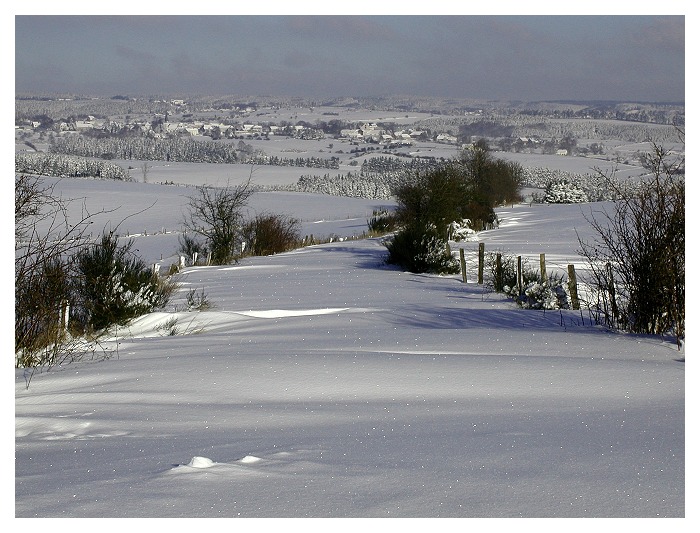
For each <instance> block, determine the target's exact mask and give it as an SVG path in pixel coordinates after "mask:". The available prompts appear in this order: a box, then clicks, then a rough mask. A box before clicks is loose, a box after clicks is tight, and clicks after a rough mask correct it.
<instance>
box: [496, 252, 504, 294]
mask: <svg viewBox="0 0 700 533" xmlns="http://www.w3.org/2000/svg"><path fill="white" fill-rule="evenodd" d="M494 285H495V286H496V292H501V291H502V290H503V259H502V258H501V254H500V253H497V254H496V279H495V280H494Z"/></svg>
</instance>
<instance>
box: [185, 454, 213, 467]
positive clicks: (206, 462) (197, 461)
mask: <svg viewBox="0 0 700 533" xmlns="http://www.w3.org/2000/svg"><path fill="white" fill-rule="evenodd" d="M215 464H216V463H215V462H214V461H212V460H211V459H208V458H207V457H197V456H195V457H193V458H192V460H191V461H190V462H189V463H187V466H191V467H192V468H211V467H212V466H214V465H215Z"/></svg>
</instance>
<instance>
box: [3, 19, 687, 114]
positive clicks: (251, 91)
mask: <svg viewBox="0 0 700 533" xmlns="http://www.w3.org/2000/svg"><path fill="white" fill-rule="evenodd" d="M15 90H16V92H19V93H24V92H71V93H80V94H94V95H116V94H128V95H134V96H135V95H146V94H159V95H161V94H162V95H178V94H182V95H186V94H190V95H191V94H207V95H219V94H228V95H231V94H236V95H275V96H309V97H330V96H376V95H389V94H403V95H425V96H447V97H457V98H478V99H483V98H488V99H495V100H548V99H549V100H554V99H556V100H563V99H571V100H634V101H684V100H685V17H684V16H682V15H681V16H636V15H635V16H613V15H603V16H590V15H589V16H581V15H568V16H539V15H538V16H509V15H498V16H476V15H467V16H457V15H443V16H426V15H411V16H396V15H385V16H339V15H336V16H310V15H298V16H272V15H265V16H250V15H238V16H221V15H210V16H189V15H187V16H156V15H153V16H133V15H129V16H58V15H53V16H43V15H29V16H16V17H15Z"/></svg>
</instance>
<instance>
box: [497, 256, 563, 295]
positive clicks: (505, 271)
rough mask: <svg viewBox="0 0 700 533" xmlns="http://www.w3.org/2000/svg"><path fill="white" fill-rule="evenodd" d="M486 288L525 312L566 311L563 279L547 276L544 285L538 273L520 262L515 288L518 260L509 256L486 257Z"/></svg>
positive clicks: (525, 263) (551, 275) (523, 261)
mask: <svg viewBox="0 0 700 533" xmlns="http://www.w3.org/2000/svg"><path fill="white" fill-rule="evenodd" d="M485 259H486V269H487V272H488V274H489V276H488V278H487V284H488V285H489V286H490V287H491V288H492V289H493V290H494V291H496V292H502V293H503V294H505V295H507V296H508V297H510V298H512V299H513V300H514V301H515V302H516V303H517V304H518V305H519V306H521V307H523V308H524V309H568V307H569V303H568V302H569V300H568V292H567V285H566V282H565V281H564V279H563V276H561V277H560V276H555V275H553V274H550V275H549V277H548V278H547V279H545V280H544V281H543V280H541V279H540V272H539V270H536V269H534V268H532V267H530V266H529V265H528V263H527V260H526V259H524V260H522V261H521V264H520V270H521V274H520V275H521V286H522V294H521V292H520V287H519V285H518V266H517V258H516V257H515V256H514V255H512V254H508V253H501V252H498V253H496V252H490V253H489V254H488V255H487V256H486V258H485Z"/></svg>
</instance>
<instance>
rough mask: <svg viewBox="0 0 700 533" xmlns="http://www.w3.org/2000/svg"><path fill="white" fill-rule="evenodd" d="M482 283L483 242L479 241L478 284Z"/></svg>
mask: <svg viewBox="0 0 700 533" xmlns="http://www.w3.org/2000/svg"><path fill="white" fill-rule="evenodd" d="M483 284H484V243H483V242H480V243H479V285H483Z"/></svg>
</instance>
